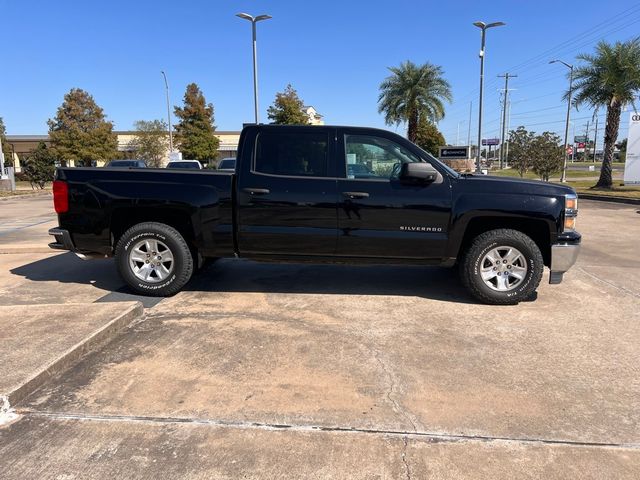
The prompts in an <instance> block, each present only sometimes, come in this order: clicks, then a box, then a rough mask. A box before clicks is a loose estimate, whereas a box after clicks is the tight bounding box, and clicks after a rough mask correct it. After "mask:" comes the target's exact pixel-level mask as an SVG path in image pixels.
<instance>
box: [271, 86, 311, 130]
mask: <svg viewBox="0 0 640 480" xmlns="http://www.w3.org/2000/svg"><path fill="white" fill-rule="evenodd" d="M303 108H304V102H303V101H302V99H301V98H300V97H299V96H298V92H297V91H296V90H295V89H294V88H293V87H292V86H291V84H289V85H287V88H285V89H284V92H279V93H276V98H275V100H274V101H273V105H271V106H270V107H269V109H268V110H267V117H268V118H269V120H271V123H275V124H278V125H308V124H309V117H308V116H307V114H306V113H305V112H304V111H303V110H302V109H303Z"/></svg>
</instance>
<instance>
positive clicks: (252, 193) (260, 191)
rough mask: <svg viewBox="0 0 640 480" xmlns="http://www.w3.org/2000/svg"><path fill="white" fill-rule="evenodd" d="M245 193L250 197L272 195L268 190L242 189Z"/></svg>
mask: <svg viewBox="0 0 640 480" xmlns="http://www.w3.org/2000/svg"><path fill="white" fill-rule="evenodd" d="M242 191H243V192H246V193H248V194H250V195H266V194H267V193H270V191H269V189H268V188H251V187H248V188H243V189H242Z"/></svg>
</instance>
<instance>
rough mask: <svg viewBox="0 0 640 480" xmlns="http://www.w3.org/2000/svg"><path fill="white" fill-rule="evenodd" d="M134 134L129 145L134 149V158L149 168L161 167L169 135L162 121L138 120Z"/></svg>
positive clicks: (167, 146)
mask: <svg viewBox="0 0 640 480" xmlns="http://www.w3.org/2000/svg"><path fill="white" fill-rule="evenodd" d="M135 128H136V134H135V137H134V138H133V140H132V141H131V142H130V143H129V145H130V146H131V147H133V148H134V149H135V156H136V157H137V158H140V159H142V160H144V161H145V162H146V163H147V165H148V166H150V167H156V168H157V167H161V166H162V160H163V159H164V157H165V155H166V153H167V150H168V149H169V135H168V133H167V124H166V122H165V121H164V120H150V121H146V120H138V121H137V122H136V123H135Z"/></svg>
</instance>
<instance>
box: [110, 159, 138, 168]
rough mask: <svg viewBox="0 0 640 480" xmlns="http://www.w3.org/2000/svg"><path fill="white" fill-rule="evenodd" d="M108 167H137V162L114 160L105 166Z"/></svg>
mask: <svg viewBox="0 0 640 480" xmlns="http://www.w3.org/2000/svg"><path fill="white" fill-rule="evenodd" d="M107 165H108V166H109V167H137V166H138V162H136V161H135V160H114V161H112V162H109V163H108V164H107Z"/></svg>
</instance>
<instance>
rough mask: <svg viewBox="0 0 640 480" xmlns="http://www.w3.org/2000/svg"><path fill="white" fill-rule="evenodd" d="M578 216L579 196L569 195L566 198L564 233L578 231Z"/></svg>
mask: <svg viewBox="0 0 640 480" xmlns="http://www.w3.org/2000/svg"><path fill="white" fill-rule="evenodd" d="M577 216H578V195H576V194H575V193H568V194H567V195H565V197H564V231H565V232H566V231H567V230H575V229H576V217H577Z"/></svg>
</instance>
